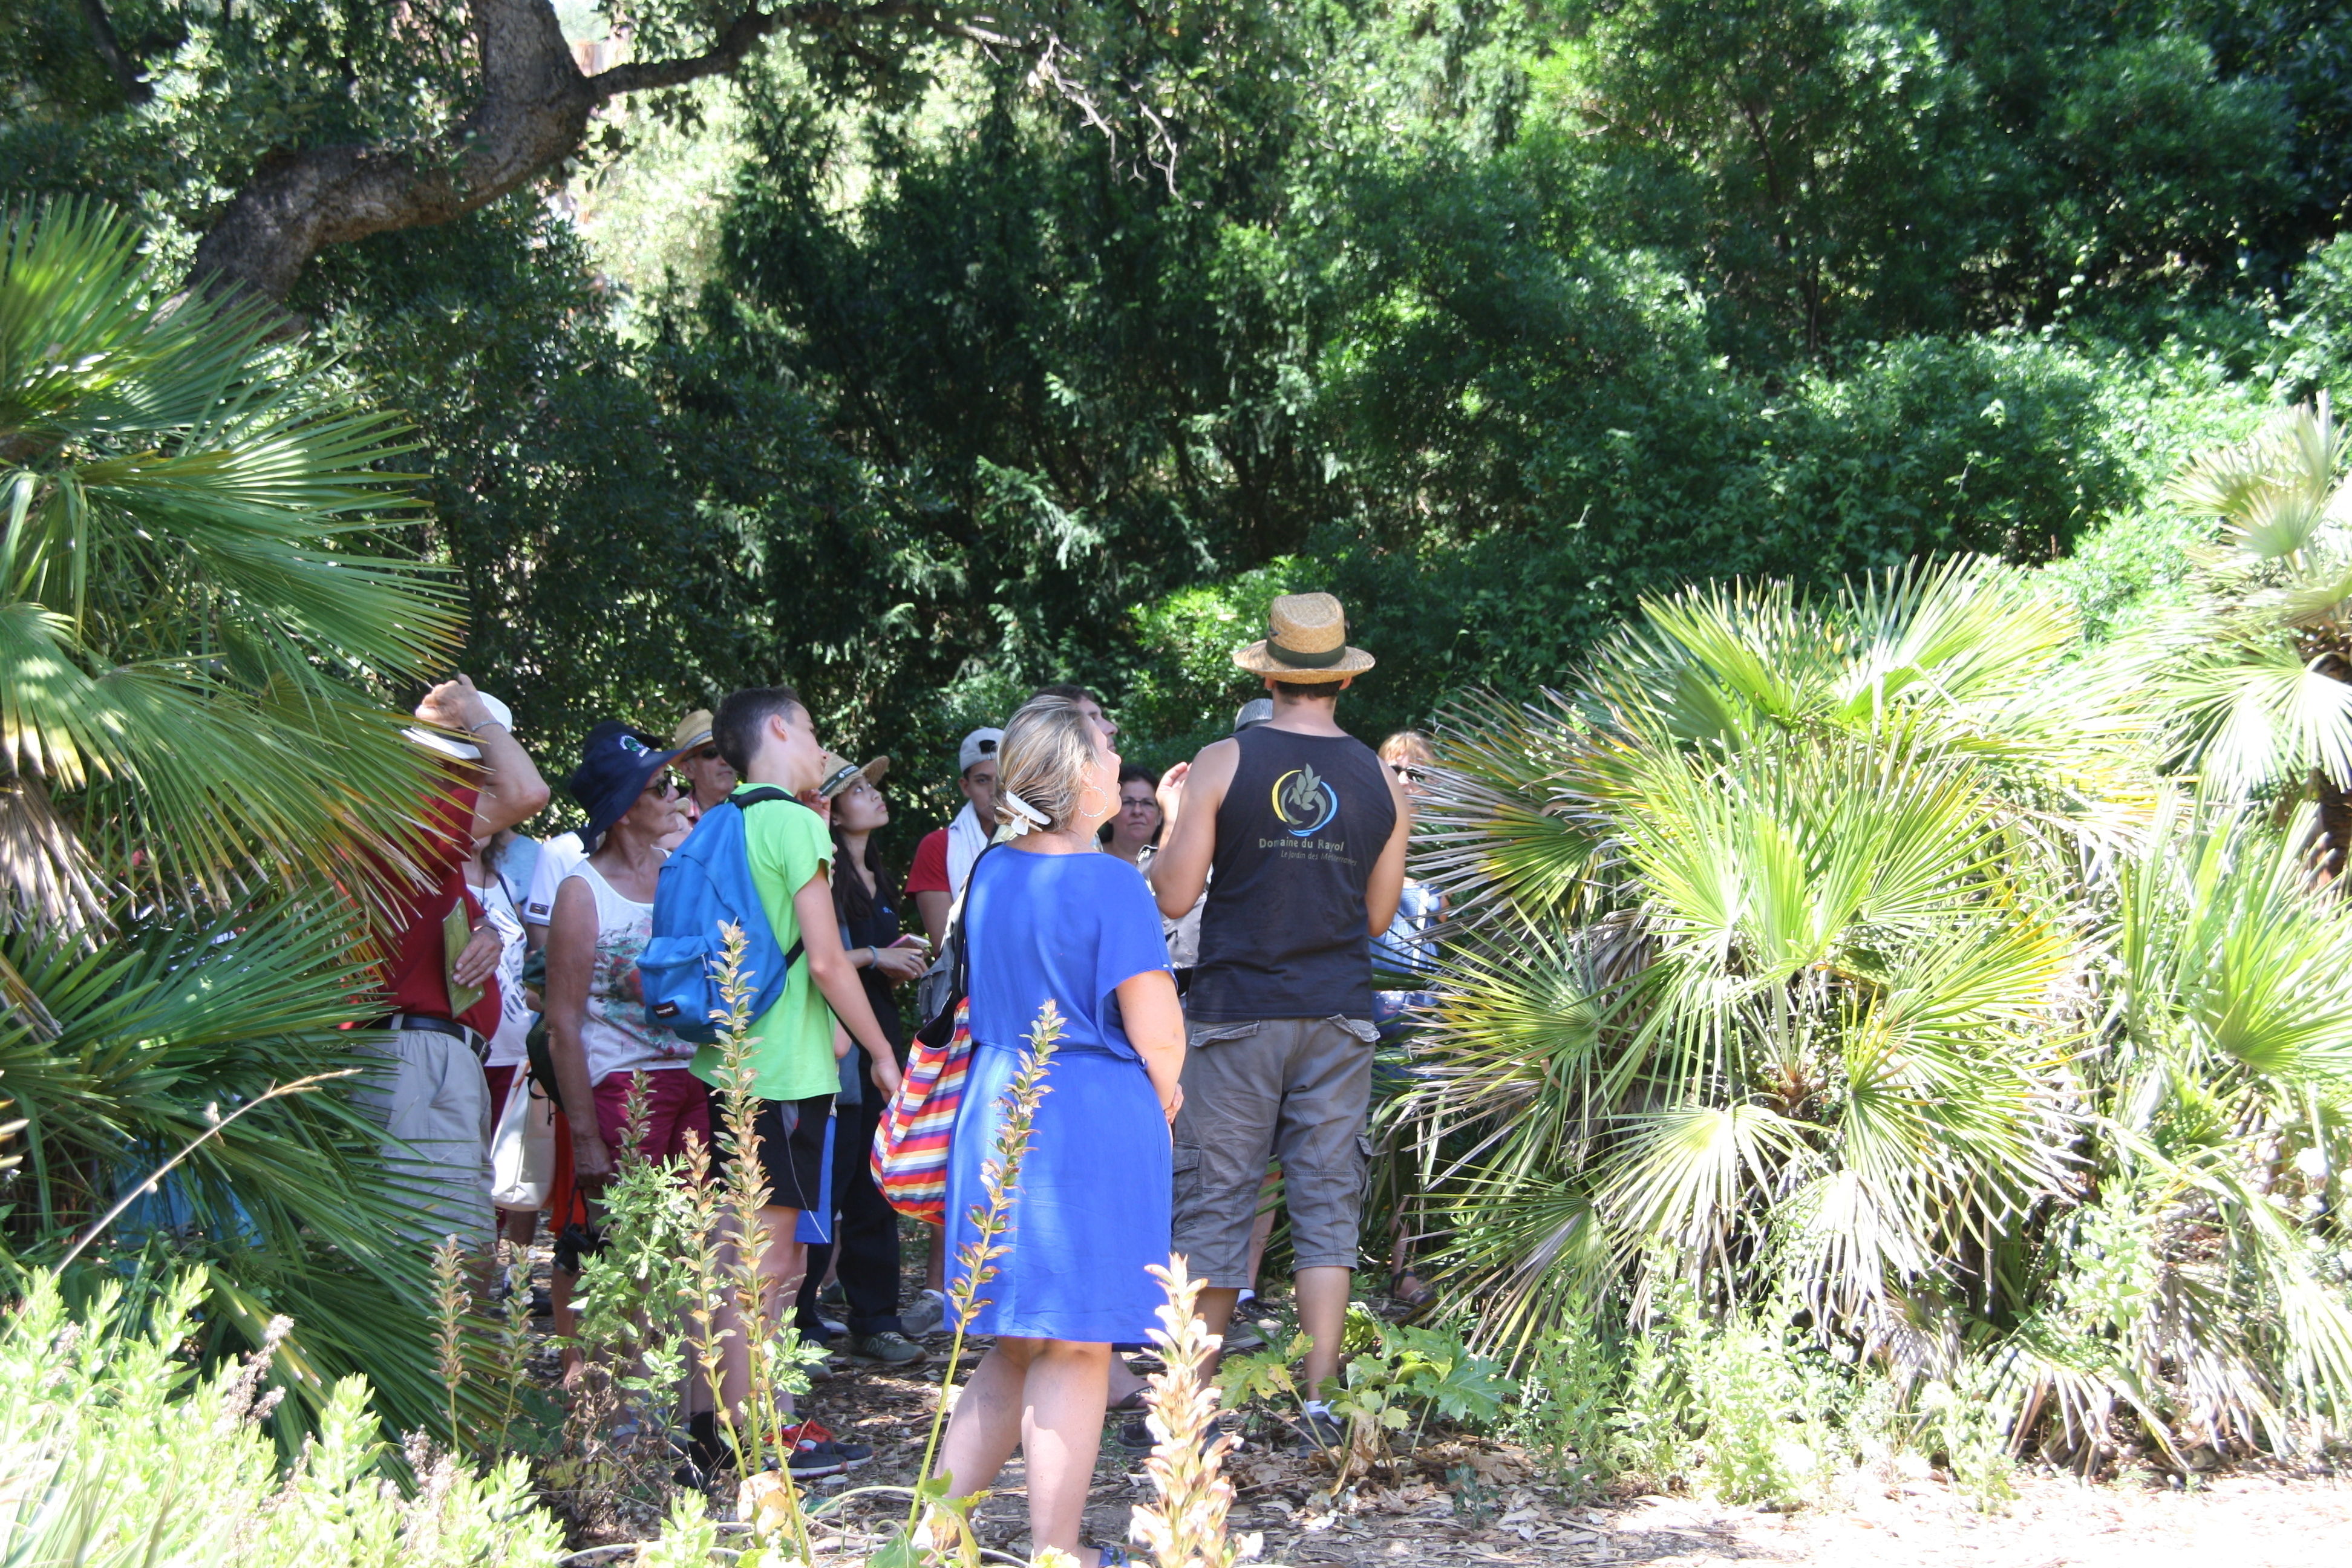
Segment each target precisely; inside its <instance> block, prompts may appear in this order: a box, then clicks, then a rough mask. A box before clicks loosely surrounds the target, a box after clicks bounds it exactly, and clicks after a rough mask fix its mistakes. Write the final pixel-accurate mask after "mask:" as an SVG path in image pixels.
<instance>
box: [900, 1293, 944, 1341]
mask: <svg viewBox="0 0 2352 1568" xmlns="http://www.w3.org/2000/svg"><path fill="white" fill-rule="evenodd" d="M947 1315H948V1299H947V1298H946V1297H945V1296H942V1295H940V1293H939V1292H938V1291H937V1290H926V1291H924V1292H923V1293H922V1294H921V1295H919V1296H918V1297H916V1298H915V1300H913V1302H912V1303H911V1304H909V1305H908V1308H907V1309H906V1310H904V1311H902V1312H900V1313H899V1314H898V1323H899V1326H900V1327H902V1328H904V1329H905V1330H906V1331H907V1334H908V1338H910V1339H916V1338H920V1337H921V1336H922V1335H924V1334H935V1333H938V1332H939V1331H940V1325H941V1324H943V1323H944V1322H946V1321H947Z"/></svg>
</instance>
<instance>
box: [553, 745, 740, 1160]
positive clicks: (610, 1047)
mask: <svg viewBox="0 0 2352 1568" xmlns="http://www.w3.org/2000/svg"><path fill="white" fill-rule="evenodd" d="M660 744H661V742H660V741H658V740H657V739H656V738H655V737H653V736H651V735H648V734H646V733H645V732H644V731H639V730H632V729H630V728H629V727H628V726H627V725H625V724H622V723H618V722H610V721H608V722H606V723H603V724H599V725H597V726H596V727H595V728H594V729H593V730H591V731H589V732H588V741H587V744H586V745H585V747H584V748H583V754H582V757H581V761H580V767H579V769H578V771H577V772H575V773H572V778H571V780H570V781H569V783H568V784H567V785H566V786H565V787H566V788H568V789H569V790H570V791H571V793H572V798H573V799H574V800H576V801H578V802H579V803H580V805H581V806H582V808H583V809H584V810H585V811H586V812H587V813H588V826H585V827H583V828H582V829H581V831H580V842H581V845H582V847H584V848H585V849H586V850H587V851H588V858H587V859H585V860H583V861H582V862H581V863H580V865H579V866H577V867H576V868H573V869H572V872H571V874H570V875H569V876H567V877H565V878H564V879H563V881H562V885H561V886H559V887H558V888H557V889H556V893H555V909H554V910H553V912H552V913H551V915H550V916H549V918H548V923H547V992H546V997H547V1043H548V1052H549V1054H550V1055H551V1057H552V1058H554V1062H555V1080H556V1087H557V1089H559V1090H560V1091H561V1092H562V1100H563V1105H564V1108H565V1110H566V1111H567V1112H568V1113H569V1114H568V1116H567V1118H566V1120H567V1121H569V1122H570V1124H571V1131H572V1170H573V1173H574V1177H575V1179H576V1180H577V1181H578V1182H579V1184H580V1185H581V1187H582V1188H583V1190H584V1191H586V1192H589V1193H592V1194H593V1192H594V1191H595V1190H596V1188H597V1187H599V1186H601V1185H602V1184H603V1181H604V1178H605V1177H607V1176H609V1175H611V1174H612V1173H613V1164H614V1153H613V1152H614V1150H615V1149H616V1148H618V1147H619V1146H620V1143H621V1140H622V1130H623V1127H624V1125H625V1122H626V1121H627V1119H628V1110H627V1107H628V1098H629V1080H630V1079H631V1077H632V1076H633V1075H635V1074H636V1073H638V1072H644V1073H645V1074H646V1077H647V1088H648V1104H647V1107H646V1110H647V1115H646V1129H645V1136H644V1138H643V1139H642V1140H641V1141H640V1142H638V1144H637V1152H639V1153H641V1154H643V1155H645V1156H646V1158H647V1159H650V1160H671V1159H676V1158H677V1157H679V1156H680V1155H682V1154H684V1153H685V1152H686V1135H687V1134H688V1132H692V1133H694V1134H695V1135H696V1136H698V1137H699V1138H701V1139H702V1140H704V1141H705V1142H709V1137H710V1114H709V1109H708V1097H707V1096H705V1095H704V1093H703V1090H702V1084H701V1081H700V1080H699V1079H697V1078H695V1077H694V1075H693V1074H691V1073H689V1072H688V1071H686V1070H685V1069H686V1067H687V1064H688V1062H690V1061H692V1060H693V1059H694V1047H692V1046H691V1045H689V1044H688V1043H687V1042H686V1041H684V1040H681V1039H679V1038H678V1037H677V1036H676V1035H673V1034H671V1033H670V1032H669V1031H668V1030H667V1029H664V1028H658V1027H656V1026H653V1025H650V1024H648V1023H646V1009H645V987H644V984H643V982H642V981H640V980H639V978H638V975H637V957H638V955H639V954H640V953H642V952H645V948H646V942H648V941H649V940H651V938H652V936H653V923H654V882H655V879H656V877H657V876H658V875H659V874H660V871H661V866H662V861H663V860H664V859H665V858H667V855H666V853H665V851H664V850H663V848H662V844H663V841H664V840H666V839H668V838H671V837H674V836H675V835H676V834H677V830H678V828H679V826H680V823H679V820H678V818H679V815H680V814H679V811H678V793H677V786H676V785H675V784H672V783H671V782H670V779H669V773H668V769H669V765H670V763H672V762H673V761H674V760H675V759H676V758H677V752H672V751H657V750H656V749H655V748H656V747H657V746H659V745H660ZM589 1106H593V1108H594V1114H593V1115H583V1114H582V1110H581V1108H583V1107H589Z"/></svg>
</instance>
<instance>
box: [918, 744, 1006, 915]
mask: <svg viewBox="0 0 2352 1568" xmlns="http://www.w3.org/2000/svg"><path fill="white" fill-rule="evenodd" d="M1003 743H1004V731H1002V730H986V729H982V730H974V731H972V732H971V734H969V735H966V736H965V737H964V738H963V744H962V745H961V746H960V747H958V748H957V749H956V766H957V767H958V768H959V769H961V773H959V774H958V775H957V778H956V787H957V788H959V789H961V790H962V791H963V800H964V805H963V809H962V810H961V811H959V812H957V813H956V814H955V820H954V821H952V822H950V823H949V824H948V825H947V826H945V827H941V828H938V829H935V830H933V831H932V832H929V833H927V834H925V835H924V836H923V837H922V841H921V842H920V843H919V844H917V845H916V846H915V863H914V866H913V867H912V868H910V869H909V870H908V873H907V896H908V898H910V899H912V900H915V909H916V910H917V912H918V913H919V914H920V915H921V916H922V918H923V931H924V933H925V934H926V935H928V936H929V938H930V939H931V948H932V950H933V951H934V952H936V951H938V949H939V945H940V942H944V941H946V940H947V931H948V911H949V910H951V909H953V908H954V907H955V901H956V899H957V898H958V897H959V896H960V895H961V893H962V892H963V883H964V879H965V878H967V877H969V876H971V863H972V862H973V861H975V860H977V859H979V858H980V852H981V851H982V850H983V849H985V848H987V847H988V840H989V838H990V837H991V836H992V835H993V834H994V833H995V831H996V748H997V747H999V746H1001V745H1003Z"/></svg>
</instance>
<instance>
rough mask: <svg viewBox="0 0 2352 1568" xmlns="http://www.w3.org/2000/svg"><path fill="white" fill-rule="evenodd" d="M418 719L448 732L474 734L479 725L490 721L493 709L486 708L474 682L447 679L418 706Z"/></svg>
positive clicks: (461, 678) (462, 676)
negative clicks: (473, 730)
mask: <svg viewBox="0 0 2352 1568" xmlns="http://www.w3.org/2000/svg"><path fill="white" fill-rule="evenodd" d="M416 716H417V717H418V718H419V719H422V720H423V721H425V722H426V723H427V724H437V725H439V726H440V727H441V728H442V729H444V730H458V731H470V730H472V729H473V728H474V726H475V725H477V724H487V723H488V722H489V721H490V710H488V709H487V708H485V707H483V706H482V694H481V693H480V692H478V691H477V690H475V689H474V682H473V679H472V678H471V677H470V676H464V675H461V676H459V677H457V679H455V680H445V681H443V682H442V683H441V684H440V685H438V686H436V687H435V688H434V689H432V690H430V691H428V692H426V693H425V697H424V700H422V701H420V702H418V703H417V705H416Z"/></svg>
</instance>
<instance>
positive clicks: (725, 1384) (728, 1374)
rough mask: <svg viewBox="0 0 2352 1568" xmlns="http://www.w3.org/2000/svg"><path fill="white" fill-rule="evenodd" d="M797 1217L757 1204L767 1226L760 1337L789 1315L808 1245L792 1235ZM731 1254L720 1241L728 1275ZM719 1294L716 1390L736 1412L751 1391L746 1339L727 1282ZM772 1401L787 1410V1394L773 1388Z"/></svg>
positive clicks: (730, 1246) (797, 1212) (732, 1250)
mask: <svg viewBox="0 0 2352 1568" xmlns="http://www.w3.org/2000/svg"><path fill="white" fill-rule="evenodd" d="M800 1217H801V1214H800V1210H798V1209H786V1208H763V1209H761V1211H760V1224H761V1228H762V1229H764V1230H765V1231H766V1232H767V1249H766V1251H765V1252H764V1253H763V1254H762V1255H761V1258H760V1277H761V1279H764V1280H766V1281H767V1289H766V1294H765V1297H764V1299H763V1301H762V1305H763V1306H764V1308H765V1310H766V1317H767V1321H765V1322H763V1323H761V1324H760V1325H759V1326H758V1328H757V1329H756V1330H755V1331H754V1332H755V1333H756V1335H757V1336H758V1337H759V1338H760V1339H761V1341H762V1342H765V1341H766V1340H768V1339H771V1338H773V1337H774V1335H775V1333H776V1331H777V1329H778V1327H779V1325H781V1324H782V1323H783V1322H785V1321H788V1320H789V1319H790V1318H791V1315H792V1310H793V1300H794V1299H795V1298H796V1297H797V1296H798V1295H799V1293H800V1285H801V1272H802V1270H803V1268H806V1267H807V1263H808V1247H806V1246H805V1245H804V1244H803V1243H802V1242H800V1241H797V1240H795V1239H793V1228H794V1227H795V1226H798V1225H799V1223H800ZM730 1228H731V1227H730ZM735 1260H736V1249H735V1246H734V1244H733V1242H731V1241H729V1242H725V1243H722V1244H721V1246H720V1247H719V1267H720V1268H722V1269H724V1270H726V1271H728V1273H729V1275H730V1278H731V1276H732V1273H733V1270H734V1268H735ZM724 1294H725V1301H724V1304H723V1305H722V1306H721V1307H720V1308H719V1316H718V1321H717V1323H716V1324H715V1325H714V1326H715V1328H717V1329H718V1330H719V1331H722V1332H726V1333H727V1338H726V1339H725V1340H724V1341H722V1342H720V1345H719V1390H720V1393H721V1394H723V1395H724V1396H725V1398H726V1400H727V1408H728V1409H729V1410H730V1411H732V1412H734V1413H735V1414H736V1415H738V1416H739V1417H740V1415H741V1414H742V1410H743V1400H744V1396H745V1395H747V1394H750V1393H751V1345H750V1342H749V1340H748V1338H747V1336H746V1335H745V1333H744V1325H743V1321H742V1313H741V1312H740V1310H739V1309H738V1308H737V1307H736V1305H735V1292H734V1289H733V1287H732V1286H730V1287H729V1288H728V1289H727V1290H726V1291H725V1293H724ZM776 1407H777V1408H778V1409H779V1410H782V1411H785V1412H790V1411H791V1409H792V1408H793V1396H792V1395H791V1394H785V1393H783V1392H782V1391H781V1390H779V1391H778V1393H777V1395H776Z"/></svg>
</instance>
